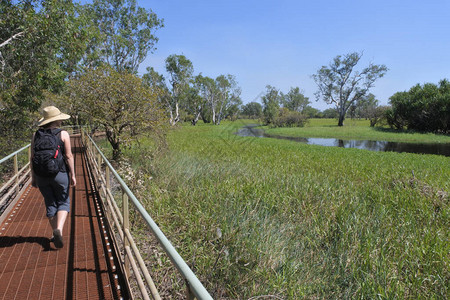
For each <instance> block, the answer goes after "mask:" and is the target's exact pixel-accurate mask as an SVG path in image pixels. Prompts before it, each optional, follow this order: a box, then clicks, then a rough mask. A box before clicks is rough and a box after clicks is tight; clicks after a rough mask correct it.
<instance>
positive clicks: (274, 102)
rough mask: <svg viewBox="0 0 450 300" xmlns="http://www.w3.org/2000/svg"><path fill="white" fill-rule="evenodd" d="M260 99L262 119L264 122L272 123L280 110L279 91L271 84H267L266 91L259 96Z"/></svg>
mask: <svg viewBox="0 0 450 300" xmlns="http://www.w3.org/2000/svg"><path fill="white" fill-rule="evenodd" d="M261 101H262V103H263V114H264V121H265V122H266V124H272V123H274V122H275V119H276V118H277V117H278V114H279V110H280V102H281V95H280V91H279V90H278V89H276V88H275V87H273V86H270V85H267V86H266V93H265V94H264V95H263V96H262V97H261Z"/></svg>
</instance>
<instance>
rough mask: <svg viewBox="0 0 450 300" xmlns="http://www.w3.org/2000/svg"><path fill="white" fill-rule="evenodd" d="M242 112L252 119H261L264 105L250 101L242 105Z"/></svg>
mask: <svg viewBox="0 0 450 300" xmlns="http://www.w3.org/2000/svg"><path fill="white" fill-rule="evenodd" d="M242 114H243V115H244V116H246V117H248V118H251V119H259V118H261V117H262V115H263V111H262V105H261V103H258V102H249V103H247V104H245V105H244V106H243V107H242Z"/></svg>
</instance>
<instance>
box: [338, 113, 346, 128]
mask: <svg viewBox="0 0 450 300" xmlns="http://www.w3.org/2000/svg"><path fill="white" fill-rule="evenodd" d="M344 119H345V115H343V114H339V121H338V126H344Z"/></svg>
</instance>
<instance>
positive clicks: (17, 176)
mask: <svg viewBox="0 0 450 300" xmlns="http://www.w3.org/2000/svg"><path fill="white" fill-rule="evenodd" d="M30 146H31V144H28V145H26V146H24V147H22V148H20V149H19V150H17V151H15V152H13V153H11V154H9V155H7V156H5V157H4V158H2V159H0V164H2V163H4V162H6V161H8V160H9V159H11V158H13V159H14V162H13V167H14V174H13V175H12V176H11V178H10V179H9V180H8V181H7V182H6V183H4V184H3V186H2V187H0V194H1V193H3V192H4V191H5V190H7V192H6V193H5V194H4V195H2V196H1V198H0V205H3V204H4V203H10V201H8V200H10V199H11V198H12V196H13V195H14V196H15V197H17V196H18V195H19V194H20V193H21V192H22V191H23V190H24V188H25V187H26V186H27V184H25V182H26V180H27V179H28V178H29V175H30V168H29V166H30V163H29V162H28V163H27V164H25V166H23V167H22V168H21V169H20V170H19V161H18V155H19V154H20V153H21V152H22V151H25V150H28V156H29V153H30Z"/></svg>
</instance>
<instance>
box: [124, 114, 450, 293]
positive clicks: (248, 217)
mask: <svg viewBox="0 0 450 300" xmlns="http://www.w3.org/2000/svg"><path fill="white" fill-rule="evenodd" d="M240 126H242V123H240V122H237V123H225V124H223V125H221V126H211V125H202V124H201V125H200V126H195V127H194V126H183V127H181V128H180V129H178V130H174V131H171V132H170V133H169V135H168V144H169V150H168V151H167V152H166V153H164V155H161V156H159V157H155V158H153V159H152V160H148V159H145V156H143V155H142V150H143V149H146V148H148V147H151V144H150V143H149V142H147V141H141V146H140V147H141V148H137V147H135V148H132V149H130V150H128V151H127V152H126V155H127V157H129V158H130V159H131V164H132V169H134V170H135V173H136V174H139V175H137V177H138V178H139V180H140V184H139V185H140V186H143V187H144V188H143V189H141V190H140V192H139V195H140V198H141V199H142V200H143V202H145V206H146V207H147V209H148V211H149V212H150V214H151V215H152V217H153V218H154V219H155V221H156V222H157V223H158V224H159V225H160V227H161V228H162V230H163V231H164V232H165V233H166V234H167V235H168V237H169V239H170V240H171V241H172V242H173V244H174V245H175V246H176V248H177V249H178V250H179V252H180V254H181V255H182V256H183V257H184V258H185V259H186V261H187V262H188V264H189V265H190V266H191V267H192V268H193V270H194V272H195V273H196V274H197V275H198V277H199V278H200V280H201V281H202V282H203V283H204V284H205V286H206V287H207V289H208V290H209V291H210V292H211V293H212V295H213V297H214V298H215V299H220V298H225V297H228V298H232V299H248V298H250V297H255V296H262V295H275V296H278V297H281V298H285V299H299V298H334V299H337V298H386V299H387V298H389V299H391V298H397V299H398V298H400V299H403V298H414V299H416V298H426V299H429V298H441V299H445V298H448V287H449V276H450V275H449V271H448V270H449V259H448V253H449V252H450V246H449V240H448V238H449V235H448V225H449V192H450V158H446V157H441V156H435V155H416V154H403V153H402V154H399V153H390V152H386V153H385V152H370V151H365V150H358V149H343V148H334V147H321V146H313V145H304V144H301V143H295V142H290V141H285V140H277V139H258V138H244V137H238V136H236V135H234V134H233V132H235V131H236V129H237V128H239V127H240ZM150 264H152V262H150ZM156 267H157V264H156Z"/></svg>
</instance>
